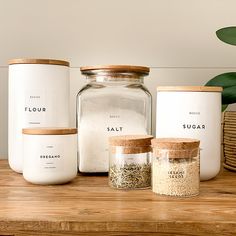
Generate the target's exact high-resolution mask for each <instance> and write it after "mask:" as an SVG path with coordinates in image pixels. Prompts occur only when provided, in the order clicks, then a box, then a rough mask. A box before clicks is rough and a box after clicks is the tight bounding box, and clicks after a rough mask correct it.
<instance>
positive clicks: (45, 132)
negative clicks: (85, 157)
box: [22, 127, 77, 135]
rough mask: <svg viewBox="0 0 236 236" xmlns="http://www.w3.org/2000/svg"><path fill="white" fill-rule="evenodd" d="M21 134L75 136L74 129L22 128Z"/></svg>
mask: <svg viewBox="0 0 236 236" xmlns="http://www.w3.org/2000/svg"><path fill="white" fill-rule="evenodd" d="M22 133H23V134H29V135H67V134H77V129H76V128H53V127H50V128H24V129H22Z"/></svg>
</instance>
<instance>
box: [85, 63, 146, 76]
mask: <svg viewBox="0 0 236 236" xmlns="http://www.w3.org/2000/svg"><path fill="white" fill-rule="evenodd" d="M101 70H102V71H104V70H105V71H108V72H113V73H115V72H117V73H118V72H120V73H122V72H123V73H136V74H142V75H149V71H150V68H149V67H145V66H132V65H97V66H84V67H80V71H81V72H82V74H84V75H89V74H95V73H96V72H98V71H101Z"/></svg>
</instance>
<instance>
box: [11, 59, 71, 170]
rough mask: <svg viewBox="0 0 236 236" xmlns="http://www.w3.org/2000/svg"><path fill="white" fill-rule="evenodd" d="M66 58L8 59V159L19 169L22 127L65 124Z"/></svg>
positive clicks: (67, 70)
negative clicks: (62, 59)
mask: <svg viewBox="0 0 236 236" xmlns="http://www.w3.org/2000/svg"><path fill="white" fill-rule="evenodd" d="M69 86H70V84H69V62H66V61H60V60H51V59H13V60H10V61H9V102H8V103H9V109H8V160H9V164H10V167H11V168H12V169H13V170H14V171H16V172H20V173H21V172H22V128H24V127H68V126H69V89H70V88H69Z"/></svg>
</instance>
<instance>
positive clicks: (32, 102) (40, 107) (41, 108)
mask: <svg viewBox="0 0 236 236" xmlns="http://www.w3.org/2000/svg"><path fill="white" fill-rule="evenodd" d="M23 109H24V113H25V116H24V117H25V121H24V125H25V127H31V126H42V125H43V124H44V122H45V117H46V113H47V110H48V107H47V105H46V91H44V90H30V91H26V92H25V101H24V107H23Z"/></svg>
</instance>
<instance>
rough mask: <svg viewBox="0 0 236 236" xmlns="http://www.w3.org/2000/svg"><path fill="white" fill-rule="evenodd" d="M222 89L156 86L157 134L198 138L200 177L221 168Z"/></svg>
mask: <svg viewBox="0 0 236 236" xmlns="http://www.w3.org/2000/svg"><path fill="white" fill-rule="evenodd" d="M221 92H222V88H221V87H206V86H181V87H179V86H177V87H176V86H173V87H168V86H163V87H157V104H156V137H157V138H166V137H183V138H195V139H199V140H200V141H201V147H200V152H201V154H200V163H201V166H200V177H201V180H208V179H211V178H214V177H215V176H216V175H217V174H218V173H219V171H220V166H221Z"/></svg>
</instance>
